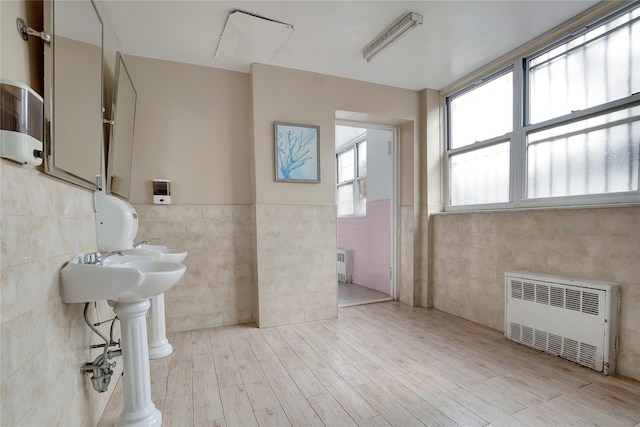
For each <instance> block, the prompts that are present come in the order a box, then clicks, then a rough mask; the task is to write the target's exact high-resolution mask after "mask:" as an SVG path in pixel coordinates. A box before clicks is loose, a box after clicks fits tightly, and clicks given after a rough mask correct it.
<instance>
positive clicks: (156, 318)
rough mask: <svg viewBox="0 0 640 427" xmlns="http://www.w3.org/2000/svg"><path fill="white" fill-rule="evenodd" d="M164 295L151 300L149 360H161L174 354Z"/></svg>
mask: <svg viewBox="0 0 640 427" xmlns="http://www.w3.org/2000/svg"><path fill="white" fill-rule="evenodd" d="M164 316H165V314H164V294H160V295H157V296H155V297H152V298H151V309H150V310H149V358H150V359H160V358H163V357H166V356H168V355H170V354H171V353H173V347H172V346H171V344H170V343H169V340H168V339H167V328H166V324H165V318H164Z"/></svg>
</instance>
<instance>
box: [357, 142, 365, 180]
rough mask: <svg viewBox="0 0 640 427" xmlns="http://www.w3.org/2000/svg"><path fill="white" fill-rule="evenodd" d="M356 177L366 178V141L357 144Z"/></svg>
mask: <svg viewBox="0 0 640 427" xmlns="http://www.w3.org/2000/svg"><path fill="white" fill-rule="evenodd" d="M358 176H367V141H362V142H361V143H360V144H358Z"/></svg>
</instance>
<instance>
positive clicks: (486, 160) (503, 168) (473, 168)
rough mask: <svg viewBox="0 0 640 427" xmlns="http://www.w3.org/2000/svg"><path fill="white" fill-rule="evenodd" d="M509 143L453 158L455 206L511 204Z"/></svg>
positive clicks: (451, 158)
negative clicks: (509, 202)
mask: <svg viewBox="0 0 640 427" xmlns="http://www.w3.org/2000/svg"><path fill="white" fill-rule="evenodd" d="M509 146H510V142H509V141H505V142H501V143H500V144H496V145H491V146H489V147H486V148H482V149H479V150H474V151H470V152H466V153H461V154H456V155H452V156H451V157H450V162H451V163H450V173H451V176H450V197H451V204H452V205H473V204H480V203H500V202H508V201H509Z"/></svg>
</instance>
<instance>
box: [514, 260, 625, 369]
mask: <svg viewBox="0 0 640 427" xmlns="http://www.w3.org/2000/svg"><path fill="white" fill-rule="evenodd" d="M505 297H506V299H505V328H504V331H505V332H504V333H505V337H506V338H507V339H508V340H511V341H515V342H518V343H521V344H525V345H527V346H529V347H533V348H537V349H539V350H543V351H545V352H547V353H550V354H553V355H556V356H560V357H562V358H564V359H567V360H570V361H572V362H575V363H578V364H580V365H584V366H587V367H589V368H591V369H595V370H596V371H599V372H602V373H603V374H605V375H608V374H613V373H614V372H615V367H616V365H615V362H616V351H617V347H618V339H617V338H618V336H617V332H618V304H619V301H620V288H619V286H618V285H616V284H613V283H607V282H596V281H590V280H579V279H572V278H568V277H558V276H550V275H545V274H535V273H528V272H507V273H505Z"/></svg>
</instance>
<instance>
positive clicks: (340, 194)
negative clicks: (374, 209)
mask: <svg viewBox="0 0 640 427" xmlns="http://www.w3.org/2000/svg"><path fill="white" fill-rule="evenodd" d="M364 138H365V137H362V138H359V139H358V140H356V141H354V142H352V143H351V144H349V145H348V147H347V148H346V149H343V150H342V151H340V152H339V153H338V154H337V155H336V166H337V168H336V170H337V185H336V199H337V200H336V204H337V205H338V216H348V215H365V214H366V213H367V140H366V139H364Z"/></svg>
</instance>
